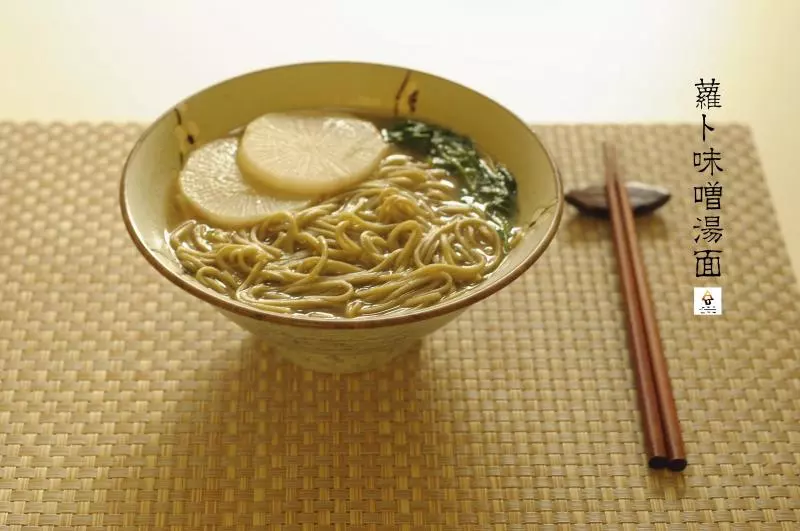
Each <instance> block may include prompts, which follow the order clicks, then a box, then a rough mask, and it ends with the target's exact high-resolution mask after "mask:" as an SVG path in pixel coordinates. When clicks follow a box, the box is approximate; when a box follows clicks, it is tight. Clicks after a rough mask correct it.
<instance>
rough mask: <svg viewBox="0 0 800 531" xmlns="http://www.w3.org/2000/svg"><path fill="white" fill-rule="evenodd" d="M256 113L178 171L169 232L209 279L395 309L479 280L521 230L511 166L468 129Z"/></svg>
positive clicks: (338, 308) (363, 312)
mask: <svg viewBox="0 0 800 531" xmlns="http://www.w3.org/2000/svg"><path fill="white" fill-rule="evenodd" d="M262 118H263V119H261V118H260V119H258V120H255V121H254V122H251V124H249V125H248V126H247V127H246V128H244V129H243V130H242V131H238V132H236V133H232V134H231V135H230V136H228V137H226V138H221V139H218V140H215V141H212V142H208V143H207V144H205V145H202V146H198V147H197V148H196V149H195V150H194V151H193V152H191V153H190V154H189V156H188V157H187V160H186V162H185V164H184V168H183V169H182V171H181V174H180V176H179V177H178V179H177V182H176V191H175V194H174V196H173V203H172V205H171V207H172V211H173V214H174V216H173V219H174V223H173V224H172V225H171V226H170V227H168V230H167V231H166V234H165V237H166V239H167V241H168V243H169V245H170V248H171V249H172V251H173V253H174V257H175V259H176V260H177V261H178V262H179V263H180V264H181V266H182V267H183V269H184V270H185V271H186V273H187V274H189V275H191V276H193V277H194V278H195V279H196V280H197V281H198V282H200V283H201V284H202V285H204V286H206V287H207V288H209V289H212V290H214V291H216V292H219V293H221V294H224V295H226V296H228V297H230V298H231V299H234V300H237V301H240V302H242V303H244V304H246V305H249V306H252V307H254V308H257V309H261V310H264V311H268V312H276V313H285V314H291V313H302V314H306V315H313V316H317V317H327V318H334V319H335V318H358V317H360V316H367V315H376V314H395V313H399V312H406V311H409V310H412V309H417V308H424V307H428V306H432V305H435V304H437V303H439V302H441V301H444V300H446V299H448V298H450V297H453V296H454V295H455V294H456V293H459V292H461V291H463V290H467V289H470V288H472V287H474V286H476V285H478V284H479V283H480V282H482V281H484V280H485V279H486V278H487V277H488V276H489V275H491V273H492V272H493V271H494V270H495V269H496V268H497V266H498V265H499V264H500V263H501V262H502V261H503V260H504V259H505V257H506V256H507V253H508V252H509V251H510V249H511V248H513V247H514V245H515V244H516V242H517V241H518V240H519V237H520V235H521V231H520V229H519V227H517V226H516V225H515V216H516V209H517V205H516V182H515V181H514V178H513V176H512V175H511V174H510V173H509V172H508V171H507V170H506V169H505V168H504V167H503V166H501V165H499V164H496V163H495V162H494V161H492V160H491V159H490V158H489V157H488V156H486V155H484V154H482V153H481V152H480V151H479V150H478V149H477V148H476V147H475V146H474V145H473V143H472V142H471V141H470V140H469V139H467V138H464V137H461V136H459V135H457V134H455V133H453V132H451V131H448V130H446V129H442V128H438V127H436V126H433V125H431V124H427V123H422V122H415V121H407V120H385V119H369V118H368V117H364V116H359V115H355V114H343V113H335V112H318V111H306V112H301V113H284V114H270V115H266V116H265V117H262ZM259 120H260V121H259Z"/></svg>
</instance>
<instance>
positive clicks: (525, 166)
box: [120, 62, 564, 372]
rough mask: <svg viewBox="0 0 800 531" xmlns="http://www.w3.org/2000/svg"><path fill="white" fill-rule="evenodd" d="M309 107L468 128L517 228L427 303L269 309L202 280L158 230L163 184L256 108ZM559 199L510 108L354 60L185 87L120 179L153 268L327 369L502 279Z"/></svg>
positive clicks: (468, 301) (418, 328) (547, 222)
mask: <svg viewBox="0 0 800 531" xmlns="http://www.w3.org/2000/svg"><path fill="white" fill-rule="evenodd" d="M309 108H340V109H341V108H345V109H351V110H354V111H359V112H365V113H371V114H374V115H376V116H383V117H391V116H397V117H407V118H413V119H419V120H422V121H427V122H431V123H433V124H437V125H440V126H443V127H447V128H449V129H452V130H454V131H456V132H458V133H460V134H463V135H467V136H469V137H470V138H472V139H473V140H474V141H475V142H476V144H477V145H479V146H480V147H481V148H482V149H484V150H485V151H486V152H487V153H489V154H490V155H491V156H492V157H493V158H494V159H495V160H497V161H499V162H501V163H503V164H504V165H506V166H507V167H508V168H509V170H510V171H511V172H512V173H513V174H514V176H515V178H516V180H517V185H518V207H519V217H518V224H519V225H522V226H524V227H526V229H525V236H524V238H523V239H522V241H521V242H520V243H519V245H517V247H516V248H515V249H514V250H513V251H512V252H511V253H510V254H509V255H508V257H507V258H506V259H505V260H504V261H503V263H502V264H501V265H500V267H499V268H498V269H497V270H496V271H495V272H494V273H493V274H492V275H491V276H490V277H489V278H488V279H487V280H485V281H484V282H482V283H481V284H480V285H478V286H477V287H475V288H472V289H470V290H466V291H463V292H461V293H459V294H458V295H457V296H455V297H453V298H451V299H449V300H447V301H446V302H442V303H440V304H437V305H435V306H432V307H430V308H426V309H422V310H415V311H409V312H408V313H404V314H398V315H388V316H370V317H359V318H356V319H344V318H342V319H325V318H319V317H316V318H315V317H309V316H303V315H278V314H271V313H267V312H263V311H260V310H256V309H254V308H251V307H248V306H246V305H244V304H241V303H238V302H236V301H233V300H232V299H230V298H228V297H225V296H224V295H220V294H217V293H215V292H213V291H211V290H209V289H207V288H205V287H203V286H202V285H200V284H199V283H198V282H196V281H195V280H194V279H193V278H192V277H191V276H189V275H187V274H185V273H184V272H183V271H182V269H181V267H180V265H179V264H178V263H177V262H176V260H175V259H174V256H173V255H172V252H171V250H170V248H169V246H168V245H167V242H166V240H165V231H166V230H167V229H169V228H171V227H170V223H171V222H172V221H171V219H170V214H169V212H170V208H169V203H170V199H171V195H172V194H173V192H174V184H175V181H176V179H177V176H178V173H179V171H180V168H181V166H182V164H183V161H184V160H185V159H186V156H187V154H188V153H189V152H190V151H191V150H192V149H195V148H196V147H198V146H200V145H203V144H204V143H206V142H208V141H211V140H214V139H217V138H219V137H222V136H225V135H228V134H230V133H231V132H232V131H234V130H236V129H239V128H241V127H243V126H245V125H247V123H248V122H250V121H251V120H253V119H255V118H257V117H258V116H260V115H262V114H265V113H268V112H276V111H290V110H298V109H309ZM563 205H564V200H563V191H562V185H561V179H560V177H559V174H558V171H557V169H556V166H555V163H554V161H553V159H552V157H551V156H550V154H549V153H548V152H547V150H546V149H545V147H544V146H543V144H542V142H541V141H540V139H539V138H538V137H537V136H536V135H535V134H534V133H533V131H532V130H531V129H530V128H529V127H528V126H527V125H526V124H525V123H524V122H523V121H522V120H520V119H519V118H518V117H517V116H515V115H514V114H513V113H511V112H510V111H508V110H506V109H505V108H504V107H502V106H501V105H499V104H497V103H496V102H494V101H493V100H491V99H489V98H487V97H485V96H483V95H481V94H479V93H477V92H475V91H473V90H471V89H469V88H466V87H464V86H462V85H459V84H457V83H454V82H451V81H448V80H446V79H443V78H441V77H438V76H434V75H431V74H427V73H424V72H418V71H415V70H409V69H407V68H402V67H396V66H387V65H379V64H370V63H353V62H326V63H303V64H296V65H289V66H282V67H277V68H271V69H267V70H261V71H258V72H252V73H249V74H245V75H242V76H239V77H236V78H233V79H229V80H227V81H224V82H222V83H219V84H216V85H214V86H211V87H209V88H206V89H205V90H202V91H201V92H198V93H196V94H194V95H193V96H190V97H188V98H186V99H185V100H184V101H182V102H180V103H178V104H176V105H175V106H174V107H173V108H170V109H169V110H168V111H166V112H165V113H164V114H163V115H162V116H161V117H160V118H158V119H157V120H156V121H155V122H154V123H153V124H151V125H150V126H149V127H148V128H147V129H146V130H145V132H144V133H143V134H142V136H141V137H140V139H139V140H138V142H137V143H136V144H135V146H134V147H133V149H132V150H131V152H130V154H129V156H128V159H127V161H126V163H125V166H124V169H123V174H122V179H121V185H120V207H121V210H122V217H123V220H124V222H125V225H126V227H127V229H128V232H129V234H130V237H131V239H132V240H133V243H134V244H135V245H136V247H137V248H138V249H139V251H140V252H141V253H142V254H143V256H144V257H145V258H146V259H147V261H148V262H149V263H150V264H151V265H152V266H153V267H154V268H155V269H156V270H157V271H158V272H159V273H160V274H161V275H163V276H164V277H165V278H166V279H168V280H169V281H171V282H172V283H173V284H175V285H177V286H178V287H180V288H181V289H183V290H185V291H187V292H188V293H191V294H192V295H193V296H195V297H196V298H197V299H198V303H200V302H201V301H202V302H204V303H207V304H211V305H213V306H214V307H215V308H217V309H218V310H219V311H220V312H221V313H222V314H223V315H225V316H226V317H227V318H229V319H230V320H231V321H233V322H235V323H236V324H238V325H239V326H241V327H242V328H244V329H245V330H248V331H250V332H251V333H253V334H255V335H257V336H260V337H262V338H264V339H265V341H266V342H267V343H268V344H269V345H270V347H271V348H272V349H273V350H274V352H275V353H277V354H278V355H280V356H282V357H284V358H286V359H288V360H290V361H292V362H294V363H297V364H299V365H302V366H304V367H308V368H311V369H314V370H318V371H326V372H356V371H363V370H368V369H372V368H375V367H377V366H379V365H382V364H384V363H386V362H387V361H389V360H390V359H392V358H394V357H395V356H397V355H399V354H402V353H404V352H406V351H408V350H409V349H411V348H412V347H414V346H415V345H416V344H417V343H418V341H419V340H420V339H421V338H423V337H424V336H426V335H428V334H430V333H431V332H434V331H435V330H437V329H438V328H441V327H442V326H444V325H445V324H447V323H448V322H450V321H452V320H453V319H455V318H456V317H458V316H459V315H460V314H461V313H463V312H464V311H465V310H467V309H468V307H469V306H470V305H472V304H474V303H476V302H478V301H480V300H482V299H484V298H486V297H488V296H490V295H492V294H493V293H496V292H497V291H498V290H500V289H502V288H503V287H505V286H507V285H508V284H509V283H510V282H512V281H514V280H515V279H516V278H518V277H519V276H520V275H521V274H522V273H524V272H525V271H526V270H527V269H528V268H529V267H530V266H531V265H533V263H534V262H535V261H536V260H538V259H539V257H541V255H542V253H544V251H545V249H546V248H547V247H548V245H549V244H550V242H551V241H552V239H553V238H554V236H555V234H556V231H557V230H558V225H559V222H560V218H561V213H562V210H563ZM165 288H166V286H165ZM174 318H175V319H181V318H182V316H181V315H177V314H176V315H175V316H174Z"/></svg>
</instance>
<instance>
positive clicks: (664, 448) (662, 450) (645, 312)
mask: <svg viewBox="0 0 800 531" xmlns="http://www.w3.org/2000/svg"><path fill="white" fill-rule="evenodd" d="M603 154H604V160H605V173H606V195H607V198H608V207H609V212H610V216H611V228H612V232H613V238H614V247H615V249H616V251H617V261H618V263H619V272H620V277H621V284H622V292H623V297H624V299H625V306H626V308H627V321H628V323H627V324H628V335H629V340H630V349H631V361H632V365H633V370H634V373H635V375H636V387H637V394H638V397H639V407H640V409H641V415H642V423H643V427H644V436H645V446H646V451H647V458H648V465H649V466H650V467H651V468H669V469H670V470H675V471H681V470H683V469H684V468H686V464H687V462H686V454H685V450H684V446H683V437H682V435H681V427H680V421H679V420H678V413H677V409H676V407H675V399H674V398H673V395H672V385H671V384H670V381H669V372H668V369H667V362H666V360H665V359H664V353H663V351H662V348H661V337H660V334H659V331H658V324H657V322H656V318H655V312H654V308H653V302H652V299H651V296H650V289H649V287H648V284H647V277H646V275H645V269H644V264H643V261H642V256H641V251H640V250H639V245H638V242H637V238H636V228H635V226H634V222H633V209H632V208H631V204H630V199H629V198H628V191H627V189H626V188H625V185H624V183H623V182H622V180H621V179H620V177H619V170H618V165H617V157H616V152H615V150H614V148H613V146H611V145H610V144H608V143H604V144H603Z"/></svg>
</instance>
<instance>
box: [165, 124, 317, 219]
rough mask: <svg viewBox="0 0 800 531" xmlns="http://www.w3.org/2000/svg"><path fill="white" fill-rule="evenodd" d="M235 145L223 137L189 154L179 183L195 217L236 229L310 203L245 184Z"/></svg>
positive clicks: (236, 142)
mask: <svg viewBox="0 0 800 531" xmlns="http://www.w3.org/2000/svg"><path fill="white" fill-rule="evenodd" d="M238 146H239V140H238V139H236V138H223V139H219V140H214V141H211V142H209V143H208V144H205V145H203V146H201V147H199V148H198V149H197V150H195V151H193V152H191V153H190V154H189V156H188V158H187V160H186V164H185V165H184V167H183V169H182V170H181V173H180V177H179V178H178V184H179V188H180V191H181V193H182V194H183V196H184V197H185V198H186V201H187V202H188V203H189V204H190V205H191V206H192V207H193V208H194V209H195V210H196V211H197V213H198V214H200V215H202V216H204V217H205V218H207V219H208V220H209V221H210V222H212V223H215V224H217V225H220V226H221V227H223V228H239V227H242V226H246V225H251V224H253V223H256V222H258V221H260V220H261V219H263V218H264V217H266V216H268V215H270V214H273V213H275V212H278V211H287V210H288V211H294V210H300V209H302V208H305V207H306V206H308V205H309V204H310V203H311V201H312V198H311V197H305V198H304V197H299V198H298V197H280V196H276V195H275V194H273V193H271V192H269V191H266V190H264V189H261V188H260V187H259V188H257V187H255V186H253V185H252V184H250V183H248V182H247V180H245V178H244V176H243V175H242V173H241V171H239V166H238V164H237V163H236V153H237V150H238Z"/></svg>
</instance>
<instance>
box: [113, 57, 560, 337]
mask: <svg viewBox="0 0 800 531" xmlns="http://www.w3.org/2000/svg"><path fill="white" fill-rule="evenodd" d="M321 65H332V66H335V65H360V66H370V67H380V68H392V69H400V70H405V71H407V72H410V73H417V74H421V75H425V76H428V77H431V78H434V79H437V80H439V81H443V82H446V83H451V84H453V85H456V86H458V87H459V88H461V89H463V90H466V91H469V92H472V93H473V94H475V95H477V96H480V97H482V98H484V99H486V100H487V101H488V102H489V103H491V104H492V105H494V106H495V107H497V108H498V109H499V110H501V111H504V112H505V113H507V114H508V115H509V116H511V118H512V119H514V120H516V121H517V122H518V123H519V124H521V125H523V126H524V129H525V131H527V134H529V135H530V136H531V139H532V140H533V141H534V142H536V143H537V144H539V147H540V148H541V149H542V151H543V152H544V153H545V156H546V157H547V163H548V164H549V166H550V169H551V170H552V172H553V176H554V179H555V188H556V200H555V202H554V203H553V205H551V206H548V207H547V208H555V212H554V215H553V218H552V220H551V221H550V225H549V226H548V227H547V231H546V232H545V234H544V236H543V237H542V238H541V239H540V240H539V242H538V243H537V244H536V247H534V249H533V251H532V252H531V253H529V254H528V255H527V256H525V257H524V258H523V259H522V261H521V262H520V263H519V264H517V265H516V266H515V267H514V268H512V269H511V270H510V271H508V272H507V273H506V274H504V275H502V276H501V277H500V278H498V279H497V280H495V281H494V282H493V283H491V284H489V283H487V284H486V285H485V286H481V285H480V284H478V285H477V286H475V287H474V288H472V289H471V290H470V292H469V293H467V294H466V296H464V297H462V298H460V299H457V300H450V301H444V302H441V303H437V304H435V305H433V306H429V307H427V308H423V309H420V310H411V311H410V312H408V313H401V314H397V315H373V316H367V317H359V318H356V319H331V318H323V317H312V316H306V315H297V314H278V313H270V312H267V311H264V310H259V309H257V308H253V307H249V306H246V305H245V304H243V303H239V302H236V301H233V300H229V299H226V298H224V296H222V295H219V294H217V293H213V292H212V291H211V290H206V289H204V288H202V287H201V286H199V285H194V284H192V283H191V282H189V281H188V279H186V278H184V277H183V276H181V275H179V274H177V273H175V272H174V271H172V270H170V269H168V268H167V267H166V266H164V265H163V264H162V263H161V262H160V261H159V260H158V259H157V258H156V257H155V255H154V253H153V251H151V250H150V249H149V248H148V246H147V245H145V243H144V242H143V241H142V238H141V237H140V236H139V234H138V232H137V230H136V227H135V225H134V222H133V217H132V215H131V211H130V207H129V204H128V197H127V193H126V183H127V177H128V166H129V165H130V163H131V161H132V160H133V158H134V157H135V156H136V155H137V153H138V152H139V150H140V149H141V145H142V144H143V143H144V140H145V139H146V138H147V137H148V136H149V135H150V133H151V132H152V131H153V129H155V127H156V126H157V125H158V124H159V123H160V122H161V120H163V119H164V118H166V116H167V115H169V114H171V113H174V112H175V111H174V109H175V108H176V107H178V106H179V105H180V104H181V103H183V102H185V101H187V100H189V99H191V98H194V97H195V96H197V95H199V94H202V93H204V92H207V91H210V90H213V89H215V88H218V87H220V86H222V85H225V84H227V83H230V82H232V81H236V80H238V79H243V78H246V77H250V76H255V75H261V74H264V73H265V72H269V71H276V70H283V69H292V68H303V67H309V66H321ZM119 205H120V210H121V214H122V219H123V222H124V224H125V228H126V230H127V232H128V235H129V237H130V238H131V240H132V241H133V243H134V245H135V246H136V248H137V249H139V252H140V253H141V254H142V255H143V256H144V258H145V259H146V260H147V262H149V263H150V265H151V266H153V268H155V269H156V271H158V272H159V273H161V275H162V276H164V277H166V278H167V280H169V281H170V282H172V283H173V284H175V285H176V286H178V287H179V288H181V289H183V290H184V291H186V292H188V293H189V294H191V295H194V296H195V297H197V298H199V299H200V300H202V301H204V302H207V303H209V304H211V305H212V306H214V307H216V308H217V309H218V310H224V311H227V312H230V313H233V314H236V315H238V316H242V317H249V318H251V319H255V320H257V321H265V322H270V323H275V324H278V325H286V326H293V327H305V328H317V329H319V328H323V329H349V330H354V329H365V328H379V327H386V326H396V325H403V324H408V323H413V322H417V321H424V320H427V319H431V318H434V317H440V316H443V315H445V314H450V313H453V312H457V311H459V310H466V309H467V308H468V307H469V306H471V305H473V304H475V303H477V302H479V301H481V300H483V299H486V298H488V297H490V296H491V295H494V294H495V293H497V292H498V291H500V290H502V289H503V288H505V287H506V286H508V285H509V284H511V283H512V282H513V281H514V280H516V279H517V278H519V277H520V276H522V274H523V273H525V272H526V271H527V270H528V269H529V268H530V267H531V266H532V265H533V264H534V263H535V262H536V261H537V260H538V259H539V258H540V257H541V256H542V254H543V253H544V251H545V250H546V249H547V248H548V247H549V245H550V244H551V243H552V241H553V239H554V238H555V236H556V233H557V232H558V229H559V226H560V224H561V218H562V215H563V211H564V190H563V180H562V177H561V172H560V170H559V168H558V165H557V164H556V161H555V159H554V157H553V155H552V153H551V152H550V150H549V149H548V148H547V146H545V145H544V143H543V142H542V141H541V139H540V138H539V135H537V134H536V133H535V132H534V131H533V130H532V129H531V127H530V125H528V124H527V123H526V122H525V121H524V120H522V119H521V118H520V117H519V116H517V114H515V113H514V112H512V111H511V110H510V109H508V108H507V107H505V106H504V105H502V104H500V103H498V102H497V101H496V100H494V99H493V98H490V97H488V96H486V95H485V94H483V93H481V92H478V91H476V90H474V89H471V88H469V87H467V86H465V85H463V84H461V83H458V82H455V81H452V80H450V79H447V78H444V77H441V76H438V75H436V74H431V73H429V72H425V71H423V70H418V69H415V68H409V67H404V66H399V65H392V64H385V63H374V62H364V61H310V62H300V63H289V64H283V65H277V66H273V67H269V68H262V69H258V70H251V71H249V72H246V73H244V74H240V75H238V76H234V77H231V78H227V79H224V80H222V81H219V82H217V83H214V84H211V85H208V86H206V87H205V88H202V89H200V90H198V91H196V92H194V93H193V94H191V95H189V96H186V97H185V98H183V99H182V100H180V101H178V102H177V103H175V104H174V105H172V106H170V107H169V109H167V110H166V111H164V112H163V113H162V114H161V115H160V116H159V117H158V118H156V119H155V120H153V121H152V122H151V123H150V124H149V125H148V126H147V127H146V128H145V129H144V131H142V133H141V134H140V135H139V137H138V139H137V140H136V142H135V143H134V145H133V147H132V148H131V149H130V151H129V152H128V155H127V157H126V158H125V162H124V164H123V166H122V175H121V179H120V184H119Z"/></svg>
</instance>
